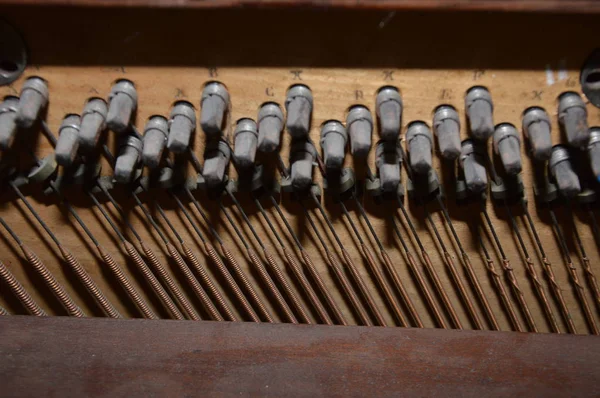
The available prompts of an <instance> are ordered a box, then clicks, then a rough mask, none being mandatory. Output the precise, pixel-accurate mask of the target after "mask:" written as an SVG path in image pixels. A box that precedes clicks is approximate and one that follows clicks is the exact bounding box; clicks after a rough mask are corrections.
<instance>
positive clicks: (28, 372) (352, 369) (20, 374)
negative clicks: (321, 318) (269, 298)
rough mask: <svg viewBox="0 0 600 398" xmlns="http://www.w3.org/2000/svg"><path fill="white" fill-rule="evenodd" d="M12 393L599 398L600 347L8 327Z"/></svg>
mask: <svg viewBox="0 0 600 398" xmlns="http://www.w3.org/2000/svg"><path fill="white" fill-rule="evenodd" d="M0 341H1V342H2V343H0V358H1V359H2V360H1V361H0V382H1V383H2V386H3V392H4V394H7V395H10V396H36V395H37V396H39V395H44V396H46V395H57V396H65V397H69V396H82V395H85V396H90V397H104V396H107V397H108V396H110V397H114V396H139V395H143V396H152V395H160V396H165V395H169V396H196V395H203V396H215V395H216V396H233V395H236V396H238V395H241V396H279V397H280V396H301V397H321V396H340V397H348V396H384V397H386V396H396V395H401V396H461V397H478V396H486V397H495V396H504V397H505V396H529V397H533V396H540V397H549V396H596V395H598V394H599V393H600V390H599V387H598V383H597V380H598V377H599V376H600V375H599V373H598V372H599V369H600V367H599V365H600V363H599V358H600V341H599V340H598V339H597V338H594V337H589V336H559V335H535V334H525V333H492V332H474V331H462V332H461V331H441V330H432V329H430V330H420V329H398V328H395V329H392V328H365V327H345V328H344V327H337V326H334V327H328V326H304V325H303V326H292V325H273V326H271V327H268V328H267V327H264V325H254V324H241V323H229V322H225V323H218V322H187V321H183V322H181V321H172V322H167V321H165V322H153V321H143V320H126V321H114V320H102V319H94V320H74V319H68V318H58V317H57V318H52V319H34V318H32V317H18V318H17V317H15V318H14V319H10V320H9V319H7V318H2V319H0Z"/></svg>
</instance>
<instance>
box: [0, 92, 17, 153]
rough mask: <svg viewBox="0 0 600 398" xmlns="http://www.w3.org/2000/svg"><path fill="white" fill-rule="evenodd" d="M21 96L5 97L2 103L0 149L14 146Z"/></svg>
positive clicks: (0, 112)
mask: <svg viewBox="0 0 600 398" xmlns="http://www.w3.org/2000/svg"><path fill="white" fill-rule="evenodd" d="M18 107H19V98H18V97H14V96H8V97H4V101H3V102H2V104H0V149H2V150H6V149H8V148H10V147H11V146H12V143H13V141H14V140H15V134H16V133H17V123H16V120H15V119H16V117H17V109H18Z"/></svg>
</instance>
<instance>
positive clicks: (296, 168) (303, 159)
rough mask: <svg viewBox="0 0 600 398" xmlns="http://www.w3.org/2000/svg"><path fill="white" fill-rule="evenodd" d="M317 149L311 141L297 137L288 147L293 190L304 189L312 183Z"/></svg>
mask: <svg viewBox="0 0 600 398" xmlns="http://www.w3.org/2000/svg"><path fill="white" fill-rule="evenodd" d="M316 159H317V151H316V150H315V147H314V146H313V144H312V143H310V142H309V141H307V140H303V139H299V140H294V141H292V145H291V147H290V168H291V173H290V174H291V175H290V177H291V181H292V187H293V188H294V190H295V191H305V190H306V189H308V188H309V187H310V186H311V184H312V176H313V165H314V162H315V160H316Z"/></svg>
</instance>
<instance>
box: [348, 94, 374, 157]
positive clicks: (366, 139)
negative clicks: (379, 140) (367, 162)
mask: <svg viewBox="0 0 600 398" xmlns="http://www.w3.org/2000/svg"><path fill="white" fill-rule="evenodd" d="M346 126H347V128H348V133H349V134H350V150H351V151H352V155H353V156H355V157H357V158H366V157H367V156H368V155H369V151H370V150H371V135H372V133H373V118H372V117H371V112H369V109H368V108H367V107H366V106H363V105H355V106H353V107H352V108H350V111H349V112H348V116H346Z"/></svg>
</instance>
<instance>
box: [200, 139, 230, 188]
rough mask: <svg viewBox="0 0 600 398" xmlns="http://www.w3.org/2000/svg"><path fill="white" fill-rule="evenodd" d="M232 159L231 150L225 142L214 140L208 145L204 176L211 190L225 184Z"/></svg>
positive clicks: (205, 153) (205, 155) (205, 154)
mask: <svg viewBox="0 0 600 398" xmlns="http://www.w3.org/2000/svg"><path fill="white" fill-rule="evenodd" d="M230 159H231V150H230V149H229V145H227V143H226V142H225V141H223V140H214V141H209V142H208V143H207V144H206V149H205V151H204V170H203V172H202V176H203V177H204V180H205V181H206V185H207V186H208V187H209V188H212V187H216V186H219V185H220V184H222V183H223V179H224V178H225V171H226V170H227V165H229V160H230Z"/></svg>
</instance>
